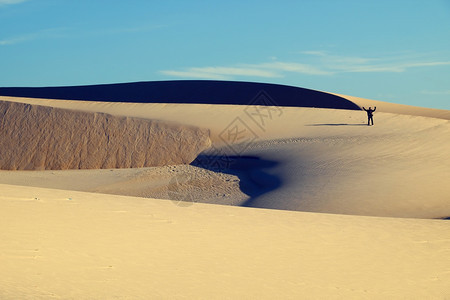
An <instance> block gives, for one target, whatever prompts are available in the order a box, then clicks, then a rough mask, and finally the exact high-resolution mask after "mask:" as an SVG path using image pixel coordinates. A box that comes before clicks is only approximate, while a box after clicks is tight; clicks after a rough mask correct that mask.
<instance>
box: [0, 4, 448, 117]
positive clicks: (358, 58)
mask: <svg viewBox="0 0 450 300" xmlns="http://www.w3.org/2000/svg"><path fill="white" fill-rule="evenodd" d="M0 70H1V71H0V86H3V87H5V86H61V85H80V84H98V83H117V82H132V81H151V80H174V79H223V80H238V81H256V82H267V83H279V84H287V85H293V86H300V87H305V88H310V89H317V90H322V91H328V92H336V93H341V94H347V95H352V96H359V97H364V98H371V99H377V100H382V101H388V102H395V103H403V104H410V105H418V106H424V107H434V108H442V109H450V0H427V1H425V0H423V1H422V0H421V1H415V0H408V1H403V0H377V1H363V0H342V1H334V0H304V1H282V0H280V1H245V0H240V1H234V0H229V1H223V0H222V1H175V0H166V1H149V0H148V1H138V0H130V1H123V0H122V1H118V0H117V1H115V0H109V1H107V0H99V1H96V0H72V1H69V0H0Z"/></svg>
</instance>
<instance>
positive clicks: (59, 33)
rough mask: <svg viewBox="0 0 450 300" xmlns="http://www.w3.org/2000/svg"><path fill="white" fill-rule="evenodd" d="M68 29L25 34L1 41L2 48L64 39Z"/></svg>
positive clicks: (53, 29)
mask: <svg viewBox="0 0 450 300" xmlns="http://www.w3.org/2000/svg"><path fill="white" fill-rule="evenodd" d="M0 1H1V0H0ZM66 30H67V28H49V29H43V30H40V31H38V32H34V33H29V34H24V35H20V36H16V37H11V38H7V39H3V40H0V46H7V45H14V44H19V43H24V42H28V41H33V40H38V39H49V38H62V37H66V34H65V31H66Z"/></svg>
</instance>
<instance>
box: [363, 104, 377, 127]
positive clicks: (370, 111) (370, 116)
mask: <svg viewBox="0 0 450 300" xmlns="http://www.w3.org/2000/svg"><path fill="white" fill-rule="evenodd" d="M363 109H364V110H365V111H366V113H367V126H370V122H371V121H372V125H373V113H374V111H376V110H377V107H376V106H375V107H374V109H372V107H369V109H365V108H364V106H363Z"/></svg>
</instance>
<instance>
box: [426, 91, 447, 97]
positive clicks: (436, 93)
mask: <svg viewBox="0 0 450 300" xmlns="http://www.w3.org/2000/svg"><path fill="white" fill-rule="evenodd" d="M421 93H422V94H424V95H443V96H450V90H446V91H421Z"/></svg>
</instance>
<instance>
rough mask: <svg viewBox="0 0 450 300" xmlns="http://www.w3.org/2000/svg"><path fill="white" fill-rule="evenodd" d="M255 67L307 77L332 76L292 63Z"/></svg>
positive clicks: (318, 69)
mask: <svg viewBox="0 0 450 300" xmlns="http://www.w3.org/2000/svg"><path fill="white" fill-rule="evenodd" d="M257 66H258V67H259V68H265V69H269V70H274V71H281V72H293V73H300V74H308V75H332V74H333V72H330V71H326V70H323V69H321V68H317V67H315V66H313V65H308V64H300V63H293V62H281V61H276V62H270V63H263V64H259V65H257Z"/></svg>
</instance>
